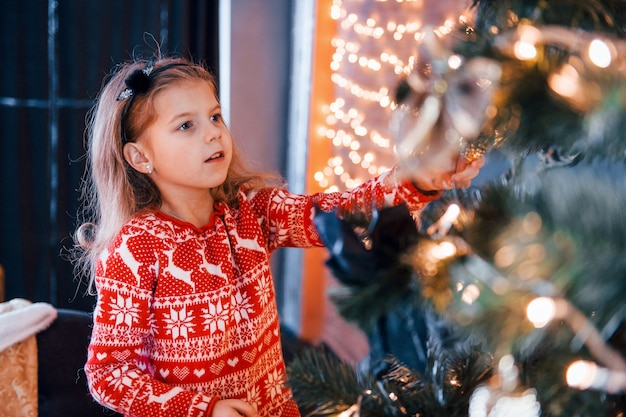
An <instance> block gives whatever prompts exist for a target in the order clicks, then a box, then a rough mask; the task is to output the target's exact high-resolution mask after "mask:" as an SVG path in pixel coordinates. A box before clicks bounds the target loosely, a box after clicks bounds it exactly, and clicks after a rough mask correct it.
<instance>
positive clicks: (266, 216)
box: [252, 170, 441, 249]
mask: <svg viewBox="0 0 626 417" xmlns="http://www.w3.org/2000/svg"><path fill="white" fill-rule="evenodd" d="M440 194H441V193H434V194H430V193H429V195H426V194H424V193H422V192H419V191H418V190H417V189H416V188H415V187H414V186H413V185H412V184H411V183H410V182H406V183H397V182H396V180H395V170H391V171H387V172H385V173H383V174H382V175H380V176H379V177H377V178H374V179H372V180H369V181H367V182H365V183H363V184H362V185H360V186H358V187H356V188H354V189H352V190H350V191H345V192H343V193H341V192H335V193H317V194H312V195H299V194H291V193H289V192H287V191H285V190H282V189H271V190H263V191H261V192H259V193H257V194H256V195H255V196H254V197H253V198H252V204H253V206H254V209H255V211H256V212H257V214H258V215H259V216H260V217H261V219H262V222H264V223H266V230H267V231H268V236H267V238H268V240H269V247H270V249H276V248H278V247H312V246H322V245H323V244H322V242H321V240H320V238H319V235H318V233H317V231H316V229H315V226H314V224H313V217H314V215H315V209H316V207H317V208H319V209H320V210H323V211H326V212H329V211H332V210H334V209H337V210H338V211H339V212H343V213H345V212H350V213H356V212H359V213H363V214H365V215H366V216H368V215H369V214H371V213H372V210H373V209H375V208H376V209H381V208H383V207H391V206H396V205H398V204H401V203H406V204H407V206H408V208H409V210H410V211H416V210H421V209H423V208H424V207H425V206H426V204H427V203H428V202H430V201H432V200H434V199H435V198H438V197H439V195H440Z"/></svg>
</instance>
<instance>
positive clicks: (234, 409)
mask: <svg viewBox="0 0 626 417" xmlns="http://www.w3.org/2000/svg"><path fill="white" fill-rule="evenodd" d="M211 416H212V417H241V416H245V417H256V416H257V412H256V410H255V409H254V407H252V406H251V405H250V404H248V403H247V402H245V401H242V400H218V401H217V402H216V403H215V406H214V407H213V413H212V414H211Z"/></svg>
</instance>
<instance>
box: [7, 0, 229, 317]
mask: <svg viewBox="0 0 626 417" xmlns="http://www.w3.org/2000/svg"><path fill="white" fill-rule="evenodd" d="M217 5H218V1H217V0H210V1H202V0H176V1H175V0H160V1H155V0H107V1H84V0H48V1H45V0H19V1H18V0H9V1H3V2H2V5H0V48H2V51H4V52H3V62H2V70H1V72H0V265H2V266H3V267H4V269H5V272H6V298H7V299H10V298H15V297H23V298H27V299H29V300H32V301H46V302H51V303H52V304H54V305H55V306H57V307H60V308H76V309H81V310H91V309H92V307H93V303H94V300H93V299H92V297H89V296H84V295H83V293H84V290H85V287H84V286H82V287H79V286H78V283H77V281H76V278H75V277H74V276H73V270H72V265H71V264H70V263H69V262H67V261H66V260H64V259H63V257H62V253H63V248H64V247H68V246H70V245H71V244H72V242H71V238H70V235H71V233H72V232H73V229H74V227H75V223H74V214H75V213H76V210H77V206H78V191H77V189H78V187H79V185H80V179H81V177H82V174H83V169H84V130H85V116H86V113H87V111H88V110H89V108H90V107H91V106H92V105H93V99H94V97H95V96H96V94H97V92H98V91H99V89H100V87H101V85H102V80H103V78H104V77H105V76H106V74H109V73H110V71H111V70H112V68H113V67H114V65H115V64H116V63H118V62H120V61H123V60H128V59H131V57H133V56H137V55H139V56H149V55H151V53H152V51H153V49H154V48H155V39H156V41H158V43H159V44H160V45H161V49H162V51H163V52H166V53H168V52H176V53H177V54H179V55H183V56H187V57H192V58H194V59H196V60H201V61H204V62H206V63H207V65H208V66H209V67H211V68H212V69H213V70H214V72H215V73H216V75H218V76H219V74H217V68H218V44H219V43H218V38H217V34H218V7H217ZM153 38H154V39H153Z"/></svg>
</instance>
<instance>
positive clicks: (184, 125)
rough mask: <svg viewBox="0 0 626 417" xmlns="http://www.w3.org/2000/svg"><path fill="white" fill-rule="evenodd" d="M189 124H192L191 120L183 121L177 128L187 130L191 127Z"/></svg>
mask: <svg viewBox="0 0 626 417" xmlns="http://www.w3.org/2000/svg"><path fill="white" fill-rule="evenodd" d="M191 126H192V124H191V122H185V123H183V124H182V125H180V126H179V127H178V130H188V129H191Z"/></svg>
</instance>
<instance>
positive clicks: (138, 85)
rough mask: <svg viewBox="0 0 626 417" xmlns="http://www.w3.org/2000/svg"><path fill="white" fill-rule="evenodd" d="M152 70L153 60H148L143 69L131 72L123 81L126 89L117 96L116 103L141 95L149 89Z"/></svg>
mask: <svg viewBox="0 0 626 417" xmlns="http://www.w3.org/2000/svg"><path fill="white" fill-rule="evenodd" d="M152 70H154V58H152V59H150V61H148V63H147V64H146V67H145V68H144V69H141V70H140V69H137V70H135V71H133V72H132V73H131V74H130V75H129V76H128V77H127V78H126V79H125V80H124V83H125V84H126V88H125V89H124V91H122V92H121V93H120V95H119V96H117V101H122V100H126V99H127V98H129V97H131V96H134V95H137V94H143V93H145V92H146V91H148V89H149V88H150V81H151V80H150V74H151V73H152Z"/></svg>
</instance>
